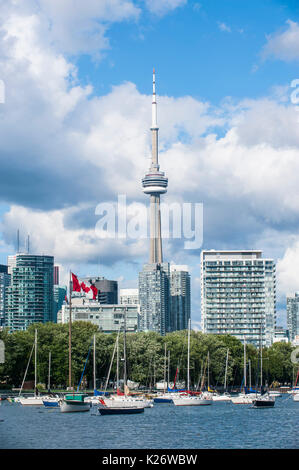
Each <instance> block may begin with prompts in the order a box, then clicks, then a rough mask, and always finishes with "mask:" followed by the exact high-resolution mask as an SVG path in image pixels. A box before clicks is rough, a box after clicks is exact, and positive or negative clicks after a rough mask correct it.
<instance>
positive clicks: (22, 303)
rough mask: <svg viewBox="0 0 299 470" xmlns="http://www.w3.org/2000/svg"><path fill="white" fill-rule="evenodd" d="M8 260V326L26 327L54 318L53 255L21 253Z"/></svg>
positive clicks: (13, 328)
mask: <svg viewBox="0 0 299 470" xmlns="http://www.w3.org/2000/svg"><path fill="white" fill-rule="evenodd" d="M8 262H9V271H10V273H11V282H10V285H9V286H8V287H7V289H6V292H7V315H6V326H7V327H8V328H9V329H10V331H14V330H26V329H27V328H28V326H29V325H30V324H32V323H36V322H42V323H45V322H48V321H53V305H54V302H53V298H54V297H53V267H54V258H53V256H44V255H31V254H22V253H18V254H17V255H15V256H13V257H9V260H8Z"/></svg>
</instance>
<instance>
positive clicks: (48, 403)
mask: <svg viewBox="0 0 299 470" xmlns="http://www.w3.org/2000/svg"><path fill="white" fill-rule="evenodd" d="M50 377H51V351H50V352H49V372H48V393H49V394H50V393H51V392H50ZM43 404H44V406H45V407H46V408H56V407H59V397H58V395H56V396H53V394H52V396H49V397H45V398H43Z"/></svg>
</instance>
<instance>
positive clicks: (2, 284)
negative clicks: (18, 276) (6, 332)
mask: <svg viewBox="0 0 299 470" xmlns="http://www.w3.org/2000/svg"><path fill="white" fill-rule="evenodd" d="M9 284H10V274H8V267H7V266H6V265H3V264H0V327H3V326H5V316H6V288H7V287H8V286H9Z"/></svg>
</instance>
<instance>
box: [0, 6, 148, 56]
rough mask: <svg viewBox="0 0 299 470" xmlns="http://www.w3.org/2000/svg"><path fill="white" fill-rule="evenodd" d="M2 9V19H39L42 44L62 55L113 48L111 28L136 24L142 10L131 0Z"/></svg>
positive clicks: (0, 13) (0, 11)
mask: <svg viewBox="0 0 299 470" xmlns="http://www.w3.org/2000/svg"><path fill="white" fill-rule="evenodd" d="M7 3H8V2H6V4H5V5H3V6H2V7H0V16H1V17H2V18H9V17H10V16H14V17H16V16H18V17H19V18H20V19H22V20H24V21H26V18H28V17H30V16H35V17H38V19H39V21H40V23H41V28H40V31H39V33H40V37H39V39H40V41H41V42H44V41H47V42H48V44H49V45H50V44H51V46H52V47H53V48H54V49H55V50H56V51H59V52H61V53H67V54H80V53H86V54H92V55H95V56H97V57H99V56H100V54H101V52H102V51H103V50H105V49H107V48H109V39H108V37H107V35H106V33H107V31H108V29H109V27H110V25H111V24H112V23H114V22H120V21H136V20H137V19H138V18H139V15H140V13H141V10H140V9H139V8H138V7H137V6H136V5H135V4H134V2H133V1H131V0H85V1H84V2H82V1H81V0H63V1H60V0H27V1H26V2H24V1H23V0H15V1H14V2H12V3H10V4H7Z"/></svg>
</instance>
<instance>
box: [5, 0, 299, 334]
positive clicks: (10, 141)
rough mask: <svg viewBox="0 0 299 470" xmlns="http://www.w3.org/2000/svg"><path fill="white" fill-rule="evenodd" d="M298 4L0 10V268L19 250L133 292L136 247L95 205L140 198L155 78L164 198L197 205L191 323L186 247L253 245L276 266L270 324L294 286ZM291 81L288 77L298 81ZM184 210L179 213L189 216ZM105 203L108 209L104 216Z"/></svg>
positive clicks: (182, 250) (172, 246)
mask: <svg viewBox="0 0 299 470" xmlns="http://www.w3.org/2000/svg"><path fill="white" fill-rule="evenodd" d="M298 64H299V5H298V2H297V1H296V0H293V1H291V0H289V1H283V0H258V1H257V0H252V1H251V2H240V1H239V0H200V1H195V0H85V1H84V2H82V1H79V0H64V1H63V2H61V0H27V1H26V2H24V1H22V0H14V1H12V0H11V1H8V0H0V80H1V81H0V85H1V86H0V122H1V126H0V163H1V166H0V263H2V264H5V263H6V261H7V255H9V254H14V253H15V251H16V240H17V235H16V234H17V230H18V229H19V230H20V240H21V248H22V247H23V248H24V247H25V240H26V239H27V236H28V234H29V235H30V248H31V252H32V253H36V254H41V253H44V254H48V255H54V257H55V263H56V264H59V265H60V266H61V282H62V283H65V282H66V279H67V277H68V272H69V270H70V269H71V270H72V271H73V272H75V273H76V274H78V275H79V276H82V277H83V276H88V275H93V276H96V275H102V276H105V277H107V278H108V279H116V280H118V281H119V286H120V287H121V288H122V287H123V288H125V287H137V279H138V272H139V271H140V270H141V269H142V265H143V264H144V263H146V262H147V261H148V251H149V240H148V239H146V238H135V239H134V238H128V237H127V238H120V237H117V238H107V237H106V238H104V237H103V231H101V230H97V223H98V221H99V219H100V216H99V209H97V208H99V205H100V207H102V206H101V204H110V205H111V204H114V205H115V204H117V201H118V198H119V195H123V196H125V197H126V204H127V213H128V216H129V219H130V217H131V218H132V217H133V219H134V215H135V214H136V213H138V209H139V208H140V206H141V205H142V206H144V205H146V204H148V198H147V197H146V196H145V195H144V194H143V192H142V188H141V179H142V177H143V176H144V174H145V172H146V171H147V170H148V168H149V162H150V160H149V157H150V152H151V135H150V126H151V101H152V98H151V92H152V70H153V67H154V68H155V70H156V89H157V101H158V125H159V161H160V165H161V170H162V171H165V173H166V176H167V177H168V180H169V183H168V192H167V194H166V195H165V196H163V201H164V202H165V203H167V204H171V203H179V204H181V205H182V204H186V203H187V204H193V206H194V205H195V204H202V205H203V224H202V228H203V243H202V245H201V247H197V248H196V249H186V246H185V244H184V243H185V241H186V240H184V239H174V238H169V239H165V240H164V242H163V251H164V260H167V261H169V262H172V263H175V264H180V265H181V264H184V265H188V267H189V270H190V273H191V279H192V327H193V328H200V266H199V264H200V251H201V248H204V249H216V250H221V249H260V250H262V251H263V255H264V256H265V257H268V258H273V259H274V260H275V262H276V268H277V323H278V325H282V326H286V318H285V308H286V306H285V303H286V295H288V294H292V293H294V292H295V291H297V290H298V291H299V270H298V266H299V232H298V227H299V212H298V211H299V190H298V176H297V175H298V174H299V171H298V170H299V133H298V126H299V112H298V111H299V98H298V96H297V95H298V94H299V93H297V90H298V87H299V71H298ZM296 80H298V82H296ZM193 206H192V207H193ZM109 207H110V206H109Z"/></svg>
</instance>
